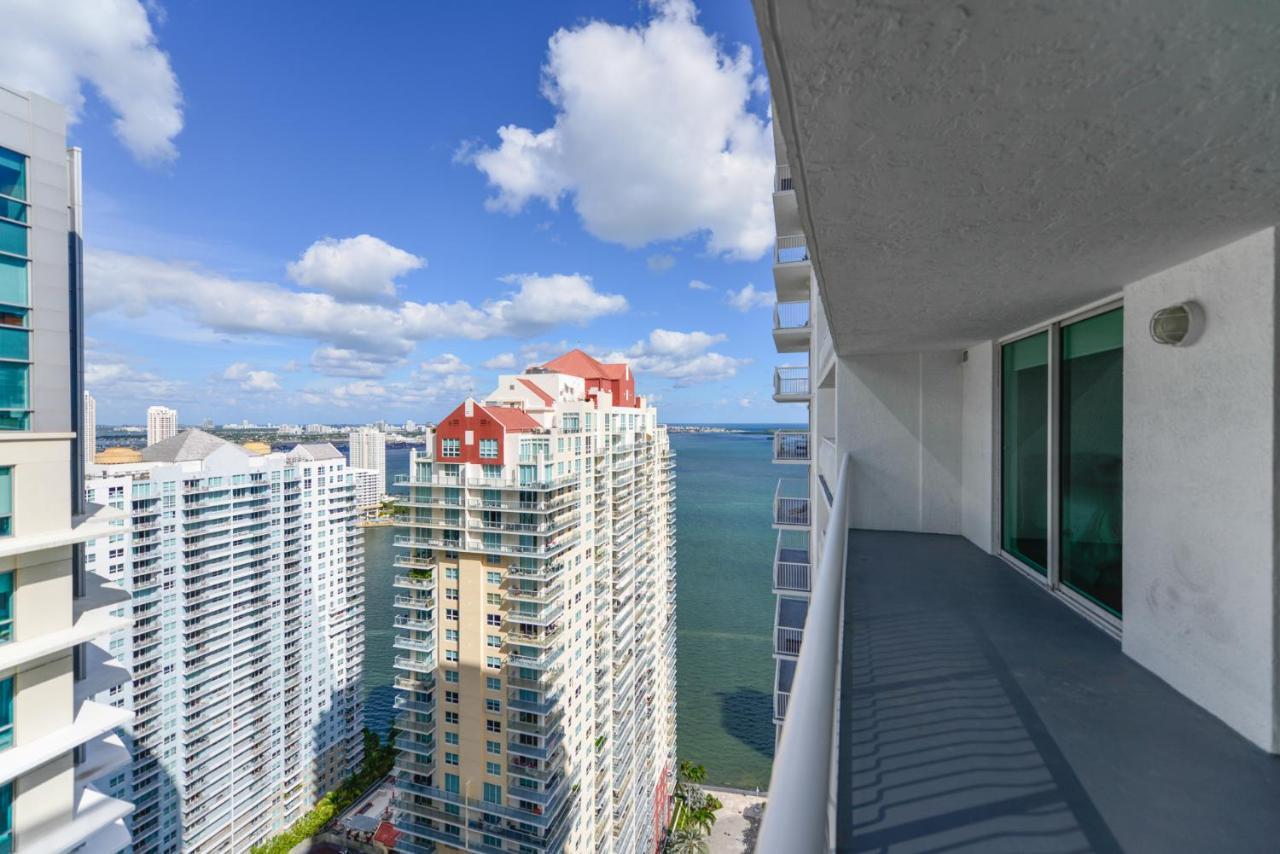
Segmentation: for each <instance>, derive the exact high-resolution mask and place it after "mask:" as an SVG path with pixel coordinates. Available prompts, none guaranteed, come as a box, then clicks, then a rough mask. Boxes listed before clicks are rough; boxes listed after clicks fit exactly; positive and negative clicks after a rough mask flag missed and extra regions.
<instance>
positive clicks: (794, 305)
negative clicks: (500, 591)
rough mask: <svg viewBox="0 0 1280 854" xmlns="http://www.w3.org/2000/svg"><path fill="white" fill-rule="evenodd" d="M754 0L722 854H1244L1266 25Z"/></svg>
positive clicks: (1270, 259)
mask: <svg viewBox="0 0 1280 854" xmlns="http://www.w3.org/2000/svg"><path fill="white" fill-rule="evenodd" d="M754 5H755V9H756V16H757V21H758V22H759V26H760V31H761V39H760V40H761V44H762V45H763V48H764V55H765V59H766V61H767V63H768V70H769V77H770V79H771V81H772V86H773V89H772V93H773V101H774V103H773V109H772V110H771V117H772V124H773V130H774V134H775V139H774V145H775V149H776V153H777V163H776V167H777V171H776V173H775V174H776V178H775V182H774V188H773V189H774V193H773V205H772V206H773V210H774V214H775V218H776V223H777V243H776V245H775V248H774V252H773V259H772V260H773V276H774V284H775V287H776V293H777V299H778V304H777V309H776V311H775V313H774V329H773V337H774V341H775V343H776V344H777V349H778V350H779V352H782V353H786V354H792V355H788V356H785V357H781V358H780V360H779V361H784V360H785V361H786V362H789V363H790V364H789V365H786V366H782V367H779V368H778V369H777V371H776V373H775V376H774V389H773V394H774V399H775V400H777V401H782V402H793V403H794V404H795V405H796V412H797V415H800V414H802V413H804V411H805V410H806V409H807V415H808V419H807V420H808V424H807V429H801V430H799V431H796V432H791V431H787V432H782V433H779V434H778V436H777V437H776V438H775V443H774V454H775V458H776V459H777V460H778V461H779V462H782V463H786V464H788V465H790V466H791V467H792V468H791V471H792V472H794V473H796V474H797V475H798V477H796V478H795V480H796V483H795V485H794V487H792V486H791V485H790V484H789V483H784V484H783V485H781V486H780V487H779V491H778V493H777V498H776V501H775V506H774V513H773V522H774V524H775V526H777V527H778V528H779V529H780V534H779V542H778V547H777V551H776V560H775V564H774V567H773V570H774V576H773V577H774V588H775V590H776V591H777V592H778V610H777V630H776V633H775V640H774V655H775V657H776V659H777V662H778V663H777V671H776V680H777V681H776V691H775V703H776V705H775V712H776V717H777V718H778V719H779V720H780V721H781V734H780V738H779V741H778V745H777V751H776V754H775V757H774V760H773V770H772V780H771V782H770V785H769V803H768V806H767V808H766V810H765V812H764V819H763V824H762V826H761V829H760V835H759V838H758V850H760V851H770V852H772V851H832V850H841V851H843V850H886V849H890V848H892V849H894V850H904V851H906V850H920V851H922V850H944V849H945V850H953V851H958V850H972V851H1002V850H1012V851H1032V850H1039V851H1049V850H1063V851H1065V850H1111V851H1140V850H1152V851H1203V850H1223V851H1267V850H1273V849H1275V848H1276V847H1277V846H1276V839H1278V838H1280V811H1277V810H1275V809H1272V808H1270V807H1269V806H1268V805H1270V804H1275V803H1280V762H1278V761H1277V758H1276V756H1275V754H1277V753H1280V692H1278V691H1277V690H1276V688H1277V685H1278V684H1280V667H1277V662H1280V597H1278V596H1277V590H1280V552H1277V550H1276V543H1277V542H1278V541H1280V515H1277V513H1276V506H1277V501H1278V500H1280V480H1278V479H1277V471H1278V470H1280V443H1277V441H1276V436H1277V423H1278V417H1277V413H1278V412H1280V406H1278V403H1280V382H1278V381H1277V379H1278V376H1280V358H1278V356H1280V335H1277V317H1278V312H1277V307H1278V300H1280V252H1278V251H1277V250H1278V247H1280V228H1278V224H1280V203H1278V200H1280V168H1277V154H1276V152H1277V146H1278V145H1280V123H1278V122H1277V120H1276V113H1275V87H1274V85H1270V84H1268V85H1259V78H1258V76H1257V75H1258V70H1259V69H1260V68H1266V69H1267V72H1266V76H1267V78H1268V80H1270V81H1274V80H1275V79H1276V74H1277V70H1276V63H1275V61H1274V58H1275V41H1276V34H1277V17H1276V14H1275V12H1276V9H1275V7H1274V6H1269V7H1264V6H1260V5H1251V4H1237V5H1232V4H1227V5H1224V6H1219V5H1213V6H1208V5H1204V4H1197V3H1182V2H1179V3H1176V4H1174V5H1173V6H1170V5H1168V4H1163V3H1138V4H1136V5H1129V4H1122V5H1119V6H1115V5H1113V6H1109V7H1108V6H1104V5H1095V6H1093V7H1092V8H1091V11H1090V14H1087V15H1080V14H1076V11H1077V10H1074V9H1072V8H1070V4H1039V5H1034V6H1033V5H1028V4H1017V3H994V4H976V5H965V6H957V5H949V4H934V3H901V4H888V5H880V4H873V3H856V4H849V3H843V2H840V0H806V2H800V0H754ZM1175 10H1176V11H1175ZM1138 80H1140V81H1141V83H1140V84H1139V86H1138V88H1137V89H1135V88H1133V87H1132V86H1130V85H1128V84H1127V82H1125V81H1138ZM1244 175H1248V176H1249V177H1248V178H1247V179H1242V176H1244ZM761 189H763V187H762V188H761ZM806 464H807V465H808V466H809V467H810V468H811V469H812V471H811V472H810V473H809V476H808V477H804V474H805V471H804V468H803V466H804V465H806ZM1210 780H1212V781H1214V782H1213V784H1212V785H1207V781H1210ZM1246 792H1247V793H1248V794H1247V795H1243V796H1242V793H1246ZM1171 807H1172V808H1171Z"/></svg>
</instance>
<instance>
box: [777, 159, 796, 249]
mask: <svg viewBox="0 0 1280 854" xmlns="http://www.w3.org/2000/svg"><path fill="white" fill-rule="evenodd" d="M773 221H774V223H775V225H776V227H777V232H778V234H796V233H798V232H799V231H800V207H799V205H798V204H797V203H796V189H795V184H794V183H793V182H792V180H791V167H790V166H788V165H787V164H785V163H783V164H781V165H779V166H778V168H777V172H775V173H774V178H773Z"/></svg>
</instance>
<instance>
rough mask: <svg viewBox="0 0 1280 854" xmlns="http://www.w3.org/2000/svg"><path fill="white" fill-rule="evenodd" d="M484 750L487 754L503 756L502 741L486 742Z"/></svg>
mask: <svg viewBox="0 0 1280 854" xmlns="http://www.w3.org/2000/svg"><path fill="white" fill-rule="evenodd" d="M484 749H485V752H486V753H492V754H493V755H494V756H501V755H502V742H500V741H486V742H485V743H484Z"/></svg>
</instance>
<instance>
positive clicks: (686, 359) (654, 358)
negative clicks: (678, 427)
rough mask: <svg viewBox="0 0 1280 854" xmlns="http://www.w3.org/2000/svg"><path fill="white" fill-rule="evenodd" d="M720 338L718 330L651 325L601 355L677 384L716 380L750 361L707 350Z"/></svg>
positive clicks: (732, 374) (735, 372) (729, 375)
mask: <svg viewBox="0 0 1280 854" xmlns="http://www.w3.org/2000/svg"><path fill="white" fill-rule="evenodd" d="M724 340H725V336H724V335H723V334H719V333H714V334H713V333H710V332H676V331H673V330H670V329H654V330H653V331H652V332H650V333H649V337H648V338H647V339H644V340H641V341H637V342H636V343H635V344H633V345H632V346H631V347H629V348H627V349H626V350H619V351H615V352H613V353H609V354H607V355H606V356H604V357H603V359H604V361H608V362H627V363H629V364H630V365H631V368H632V370H634V371H635V372H636V373H638V374H652V375H655V376H659V377H664V378H666V379H670V380H675V384H676V385H677V386H691V385H697V384H698V383H704V382H718V381H721V380H727V379H729V378H730V377H733V376H735V375H736V374H737V372H738V368H740V367H742V366H743V365H745V364H747V363H748V362H750V361H751V360H750V359H739V358H735V357H733V356H726V355H725V354H723V353H716V352H714V351H711V349H710V348H711V347H712V346H714V345H716V344H719V343H721V342H722V341H724Z"/></svg>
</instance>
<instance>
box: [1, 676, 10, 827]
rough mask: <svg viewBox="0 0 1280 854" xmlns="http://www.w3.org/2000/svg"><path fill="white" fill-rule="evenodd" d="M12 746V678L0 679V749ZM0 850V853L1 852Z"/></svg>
mask: <svg viewBox="0 0 1280 854" xmlns="http://www.w3.org/2000/svg"><path fill="white" fill-rule="evenodd" d="M12 745H13V677H12V676H9V677H7V678H5V679H0V748H5V747H11V746H12ZM3 850H4V849H3V848H0V851H3Z"/></svg>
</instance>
